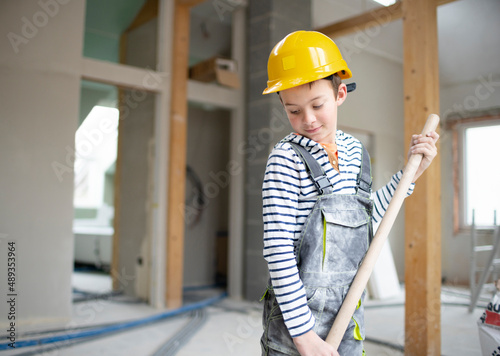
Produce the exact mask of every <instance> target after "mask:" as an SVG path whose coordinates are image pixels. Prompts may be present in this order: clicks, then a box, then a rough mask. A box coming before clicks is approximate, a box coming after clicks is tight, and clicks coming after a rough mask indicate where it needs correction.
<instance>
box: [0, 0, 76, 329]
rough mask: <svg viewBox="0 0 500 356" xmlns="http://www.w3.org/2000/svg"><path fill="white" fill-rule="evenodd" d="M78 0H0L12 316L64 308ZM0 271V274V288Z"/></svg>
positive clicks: (2, 279) (1, 222)
mask: <svg viewBox="0 0 500 356" xmlns="http://www.w3.org/2000/svg"><path fill="white" fill-rule="evenodd" d="M84 5H85V4H84V2H82V1H72V2H69V1H63V0H57V1H45V2H42V1H15V0H9V1H3V2H2V5H1V11H0V33H2V34H3V35H2V36H1V39H0V78H1V80H0V83H1V84H0V88H1V89H0V152H1V154H0V166H1V167H2V174H1V176H2V178H1V179H0V265H1V266H2V269H1V270H2V271H6V269H5V268H6V266H7V250H6V248H7V246H6V245H7V242H14V243H15V249H16V251H15V253H16V256H15V258H16V260H15V276H16V277H15V278H16V280H15V285H14V286H13V288H14V292H15V293H16V296H15V297H14V298H15V318H16V319H15V322H16V325H20V324H28V323H30V324H31V323H44V324H47V323H52V322H59V323H61V322H65V321H67V320H69V318H70V316H71V273H72V270H73V264H72V263H73V231H72V224H73V162H74V158H75V156H74V152H75V151H74V145H75V131H76V128H77V124H78V115H79V98H80V95H79V91H80V77H79V74H78V73H79V64H80V58H81V51H82V39H83V24H84V13H85V8H84ZM6 277H7V276H6V273H1V275H0V283H1V285H2V286H3V287H2V290H3V291H4V292H5V286H6V285H7V283H6V282H7V281H6ZM4 297H5V295H4ZM8 307H9V305H8V304H7V303H1V304H0V323H1V324H2V325H4V324H6V323H7V322H12V321H13V320H7V315H8V314H7V312H8ZM9 311H12V309H10V310H9ZM4 330H5V329H4Z"/></svg>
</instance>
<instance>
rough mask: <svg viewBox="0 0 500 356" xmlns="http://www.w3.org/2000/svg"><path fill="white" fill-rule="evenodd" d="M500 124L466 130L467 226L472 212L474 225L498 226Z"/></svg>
mask: <svg viewBox="0 0 500 356" xmlns="http://www.w3.org/2000/svg"><path fill="white" fill-rule="evenodd" d="M498 137H500V125H493V126H483V127H473V128H468V129H466V130H465V152H464V156H465V177H464V178H465V202H466V203H465V209H466V216H467V220H466V223H467V224H468V225H469V224H471V223H472V211H473V210H474V211H475V223H476V225H482V226H491V225H493V224H494V223H495V221H494V220H495V211H496V215H497V218H496V220H497V221H496V223H497V224H498V223H500V186H499V184H498V182H500V167H499V166H498V164H496V162H498V154H499V152H500V142H499V140H498Z"/></svg>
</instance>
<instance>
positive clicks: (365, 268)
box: [326, 114, 439, 349]
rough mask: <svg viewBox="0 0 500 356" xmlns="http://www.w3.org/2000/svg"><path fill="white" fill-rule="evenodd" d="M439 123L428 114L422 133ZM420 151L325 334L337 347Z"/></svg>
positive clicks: (412, 157)
mask: <svg viewBox="0 0 500 356" xmlns="http://www.w3.org/2000/svg"><path fill="white" fill-rule="evenodd" d="M438 124H439V116H437V115H435V114H430V115H429V116H428V118H427V122H426V123H425V125H424V129H423V130H422V135H427V134H428V133H429V132H431V131H434V130H436V128H437V126H438ZM422 157H423V155H421V154H418V155H412V156H411V157H410V159H409V160H408V163H407V165H406V167H405V169H404V172H403V176H402V177H401V180H400V181H399V184H398V186H397V188H396V191H395V192H394V195H393V197H392V199H391V202H390V204H389V206H388V207H387V210H386V212H385V214H384V217H383V218H382V221H381V222H380V225H379V227H378V229H377V233H376V234H375V236H374V237H373V240H372V243H371V244H370V248H369V249H368V251H367V252H366V255H365V258H364V259H363V262H362V263H361V266H359V269H358V272H357V274H356V277H355V278H354V280H353V282H352V284H351V286H350V288H349V292H348V293H347V295H346V297H345V299H344V302H343V303H342V306H341V308H340V310H339V313H338V314H337V317H336V318H335V321H334V323H333V326H332V328H331V329H330V332H329V333H328V336H327V337H326V342H327V343H329V344H330V345H332V346H333V347H335V349H338V348H339V345H340V342H341V341H342V338H343V336H344V334H345V331H346V329H347V326H348V325H349V322H350V321H351V318H352V315H353V314H354V311H355V310H356V306H357V305H358V302H359V300H360V298H361V295H362V294H363V290H364V289H365V287H366V284H367V283H368V279H369V278H370V275H371V273H372V271H373V267H374V266H375V263H376V262H377V259H378V256H379V255H380V251H381V250H382V247H383V246H384V243H385V241H386V240H387V236H388V235H389V232H390V230H391V228H392V225H393V224H394V221H395V220H396V217H397V215H398V212H399V209H400V208H401V205H402V204H403V201H404V199H405V197H406V193H407V192H408V188H409V187H410V184H411V182H412V181H413V178H414V177H415V173H416V172H417V169H418V166H419V165H420V162H421V161H422Z"/></svg>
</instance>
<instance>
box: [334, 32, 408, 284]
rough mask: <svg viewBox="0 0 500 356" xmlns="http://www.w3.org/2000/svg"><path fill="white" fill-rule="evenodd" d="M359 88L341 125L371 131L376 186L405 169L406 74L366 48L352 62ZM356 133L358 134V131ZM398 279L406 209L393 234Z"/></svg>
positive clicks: (401, 268) (345, 108)
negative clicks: (404, 91) (404, 100)
mask: <svg viewBox="0 0 500 356" xmlns="http://www.w3.org/2000/svg"><path fill="white" fill-rule="evenodd" d="M339 42H340V41H339ZM348 65H349V68H350V69H351V71H352V72H353V77H352V78H351V79H349V80H346V82H351V81H354V82H356V84H357V88H356V90H355V91H354V92H351V93H349V94H348V96H347V101H346V102H345V103H344V104H343V105H342V106H341V107H340V108H339V122H338V124H339V127H340V128H342V127H346V131H348V130H347V128H348V127H352V128H354V129H358V130H364V131H368V132H370V133H371V134H372V137H373V149H374V150H373V152H371V155H372V175H373V188H374V190H375V189H378V188H380V187H381V186H383V185H385V184H386V183H387V182H388V181H389V179H390V178H391V176H392V175H393V174H394V173H396V172H397V171H398V170H400V169H402V168H403V165H404V163H405V157H406V148H405V147H404V136H403V133H404V113H403V73H402V65H401V64H400V63H397V62H394V61H390V60H387V59H384V58H381V57H380V56H377V55H374V54H371V53H369V52H366V51H362V52H359V54H354V55H351V56H350V58H349V62H348ZM354 135H355V133H354ZM389 241H390V245H391V249H392V253H393V257H394V262H395V264H396V269H397V273H398V278H399V279H400V280H401V281H402V280H404V210H401V211H400V213H399V217H398V219H397V220H396V222H395V223H394V226H393V228H392V230H391V233H390V235H389Z"/></svg>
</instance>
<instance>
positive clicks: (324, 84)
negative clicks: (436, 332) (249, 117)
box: [261, 31, 439, 356]
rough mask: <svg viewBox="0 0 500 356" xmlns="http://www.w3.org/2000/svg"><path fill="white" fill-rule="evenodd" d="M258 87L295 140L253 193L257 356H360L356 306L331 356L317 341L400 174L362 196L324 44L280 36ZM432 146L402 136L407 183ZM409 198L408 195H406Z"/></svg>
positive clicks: (328, 45)
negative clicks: (259, 212) (260, 291)
mask: <svg viewBox="0 0 500 356" xmlns="http://www.w3.org/2000/svg"><path fill="white" fill-rule="evenodd" d="M268 77H269V78H268V79H269V80H268V87H267V88H266V89H265V90H264V94H269V93H278V95H279V98H280V101H281V103H282V104H283V107H284V110H285V111H286V114H287V116H288V119H289V121H290V124H291V126H292V128H293V129H294V131H295V132H294V133H292V134H289V135H288V136H287V137H285V138H284V139H283V140H282V141H280V142H279V143H278V144H277V145H276V146H275V147H274V149H273V150H272V152H271V153H270V155H269V158H268V162H267V167H266V173H265V177H264V183H263V188H262V194H263V219H264V258H265V259H266V261H267V263H268V267H269V273H270V286H269V287H268V290H267V291H266V294H265V296H264V299H265V303H264V315H263V325H264V333H263V336H262V338H261V345H262V354H263V355H302V356H307V355H314V356H318V355H339V354H340V355H347V356H353V355H360V356H361V355H362V354H364V351H363V341H362V340H363V339H364V320H363V306H362V299H363V298H361V300H360V302H359V304H358V308H357V310H356V312H355V313H354V315H353V318H352V320H351V323H350V324H349V327H348V329H347V331H346V333H345V335H344V337H343V340H342V342H341V344H340V346H339V349H338V352H337V350H335V349H334V348H333V347H332V346H331V345H329V344H327V343H326V342H325V341H323V340H324V339H325V338H326V336H327V334H328V332H329V330H330V328H331V326H332V324H333V321H334V319H335V316H336V315H337V313H338V310H339V308H340V306H341V304H342V301H343V299H344V297H345V295H346V294H347V291H348V289H349V285H350V284H351V282H352V280H353V279H354V276H355V274H356V271H357V268H358V267H359V264H360V263H361V261H362V259H363V256H364V254H365V252H366V250H367V248H368V244H369V241H370V239H371V236H372V231H371V219H374V220H375V221H380V220H381V219H382V216H383V214H384V212H385V210H386V209H387V206H388V204H389V201H390V199H391V197H392V195H393V193H394V191H395V188H396V186H397V184H398V182H399V180H400V178H401V176H402V171H400V172H398V173H396V174H395V175H394V176H393V177H392V179H391V181H390V182H389V183H388V184H387V185H386V186H385V187H383V188H381V189H379V190H378V191H377V192H375V193H373V194H372V193H371V174H370V163H369V158H368V154H367V152H366V150H364V148H363V146H362V145H361V143H360V142H359V141H358V140H357V139H355V138H354V137H352V136H350V135H348V134H345V133H343V132H342V131H340V130H337V108H338V106H340V105H341V104H342V103H343V102H344V101H345V99H346V97H347V92H348V91H350V90H349V89H348V88H347V86H346V85H345V84H344V83H342V82H341V80H342V79H347V78H350V77H351V71H350V70H349V68H348V67H347V64H346V62H345V61H344V60H343V59H342V56H341V54H340V51H339V50H338V48H337V46H336V45H335V43H334V42H333V41H332V40H331V39H330V38H328V37H327V36H325V35H323V34H321V33H319V32H314V31H297V32H293V33H291V34H289V35H288V36H286V37H285V38H284V39H283V40H281V41H280V42H279V43H278V44H277V45H276V46H275V47H274V49H273V50H272V52H271V54H270V56H269V61H268ZM438 138H439V136H438V135H437V133H435V132H432V133H430V134H428V135H427V136H426V137H423V136H421V135H413V136H412V142H411V146H410V150H409V152H408V155H411V154H423V155H424V158H423V159H422V163H421V165H420V167H419V169H418V171H417V173H416V175H415V179H414V181H415V180H416V179H417V178H418V177H419V176H420V175H421V174H422V173H423V171H424V170H425V169H426V168H427V167H428V166H429V164H430V163H431V161H432V160H433V159H434V157H435V156H436V154H437V149H436V146H435V143H436V141H437V140H438ZM304 149H305V151H307V152H305V153H304ZM301 152H302V153H301ZM306 156H309V157H312V158H313V159H314V160H315V161H316V162H317V163H318V164H319V166H320V167H321V168H322V170H323V171H324V173H325V174H326V176H327V178H328V180H327V184H325V179H324V178H323V179H319V178H316V179H315V180H317V182H316V183H315V182H313V181H312V179H311V177H310V171H312V169H311V167H312V166H314V164H309V163H308V164H304V160H306ZM314 160H313V162H310V163H314ZM306 162H307V160H306ZM412 191H413V185H412V187H411V188H410V191H409V192H408V195H409V194H411V192H412Z"/></svg>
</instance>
